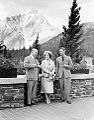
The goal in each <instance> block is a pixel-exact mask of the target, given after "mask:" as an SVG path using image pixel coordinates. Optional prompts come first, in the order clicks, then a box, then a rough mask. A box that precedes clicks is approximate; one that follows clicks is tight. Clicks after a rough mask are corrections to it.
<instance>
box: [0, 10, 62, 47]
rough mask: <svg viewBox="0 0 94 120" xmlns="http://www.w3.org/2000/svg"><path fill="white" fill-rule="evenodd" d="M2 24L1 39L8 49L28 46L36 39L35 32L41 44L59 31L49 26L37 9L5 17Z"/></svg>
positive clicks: (0, 28)
mask: <svg viewBox="0 0 94 120" xmlns="http://www.w3.org/2000/svg"><path fill="white" fill-rule="evenodd" d="M3 24H4V25H3V26H4V27H1V26H2V25H1V24H0V31H2V30H3V32H2V33H3V39H4V42H5V44H6V46H7V48H9V49H13V48H14V49H19V48H22V47H24V46H25V47H26V48H28V47H29V46H30V45H32V43H33V42H34V40H35V39H36V36H37V34H39V42H40V44H42V43H44V42H46V41H48V40H49V39H51V38H53V37H54V36H56V35H58V34H59V33H60V32H61V31H60V30H59V29H57V28H55V27H53V26H51V25H50V24H49V22H48V21H47V19H46V18H44V16H43V15H41V14H40V13H38V11H37V10H33V11H30V12H28V13H25V14H22V15H21V14H19V15H15V16H11V17H7V18H6V20H5V21H3ZM2 28H3V29H2Z"/></svg>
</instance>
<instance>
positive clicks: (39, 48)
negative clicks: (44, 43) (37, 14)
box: [29, 34, 42, 62]
mask: <svg viewBox="0 0 94 120" xmlns="http://www.w3.org/2000/svg"><path fill="white" fill-rule="evenodd" d="M32 48H36V49H37V50H38V53H39V54H38V60H39V62H41V59H42V50H41V45H40V44H39V34H37V38H36V40H35V41H34V43H33V45H32V47H30V48H29V49H32Z"/></svg>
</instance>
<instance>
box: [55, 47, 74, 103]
mask: <svg viewBox="0 0 94 120" xmlns="http://www.w3.org/2000/svg"><path fill="white" fill-rule="evenodd" d="M59 54H60V57H58V58H57V59H56V76H57V78H58V79H59V83H60V90H61V101H62V102H64V101H65V100H66V101H67V103H68V104H71V101H70V89H71V73H70V69H71V68H72V60H71V58H70V57H69V56H67V55H65V48H64V47H62V48H61V49H60V50H59Z"/></svg>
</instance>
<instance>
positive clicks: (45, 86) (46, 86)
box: [41, 60, 55, 93]
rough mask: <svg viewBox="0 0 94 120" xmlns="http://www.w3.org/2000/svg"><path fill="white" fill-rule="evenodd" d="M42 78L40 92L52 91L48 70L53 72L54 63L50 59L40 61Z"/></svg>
mask: <svg viewBox="0 0 94 120" xmlns="http://www.w3.org/2000/svg"><path fill="white" fill-rule="evenodd" d="M41 66H42V75H43V77H42V80H41V93H53V92H54V90H53V81H52V80H50V78H49V72H52V73H53V74H54V72H55V64H54V61H52V60H43V61H42V64H41Z"/></svg>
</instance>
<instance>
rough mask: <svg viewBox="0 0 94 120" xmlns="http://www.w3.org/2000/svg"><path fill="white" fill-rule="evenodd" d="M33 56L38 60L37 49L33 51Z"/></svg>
mask: <svg viewBox="0 0 94 120" xmlns="http://www.w3.org/2000/svg"><path fill="white" fill-rule="evenodd" d="M32 55H33V56H34V58H36V57H37V55H38V50H37V49H33V50H32Z"/></svg>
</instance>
